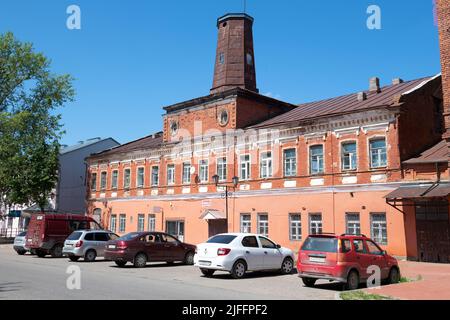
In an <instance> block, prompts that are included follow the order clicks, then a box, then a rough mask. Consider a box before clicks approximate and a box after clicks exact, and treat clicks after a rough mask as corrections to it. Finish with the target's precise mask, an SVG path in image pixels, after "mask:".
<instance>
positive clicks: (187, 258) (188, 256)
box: [184, 251, 194, 266]
mask: <svg viewBox="0 0 450 320" xmlns="http://www.w3.org/2000/svg"><path fill="white" fill-rule="evenodd" d="M184 264H187V265H189V266H192V265H193V264H194V253H193V252H192V251H189V252H188V253H186V256H185V257H184Z"/></svg>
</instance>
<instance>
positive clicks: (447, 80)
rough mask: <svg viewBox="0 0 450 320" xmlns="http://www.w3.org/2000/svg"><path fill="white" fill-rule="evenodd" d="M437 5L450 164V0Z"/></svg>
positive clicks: (445, 136) (439, 1)
mask: <svg viewBox="0 0 450 320" xmlns="http://www.w3.org/2000/svg"><path fill="white" fill-rule="evenodd" d="M436 5H437V6H436V9H437V15H438V26H439V44H440V49H441V67H442V91H443V96H444V121H445V133H444V139H445V140H446V141H447V145H448V147H449V164H450V0H437V1H436Z"/></svg>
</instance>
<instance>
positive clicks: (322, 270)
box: [297, 234, 400, 290]
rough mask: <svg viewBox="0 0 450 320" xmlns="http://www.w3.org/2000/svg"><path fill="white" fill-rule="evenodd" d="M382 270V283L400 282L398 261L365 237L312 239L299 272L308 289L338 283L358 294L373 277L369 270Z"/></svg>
mask: <svg viewBox="0 0 450 320" xmlns="http://www.w3.org/2000/svg"><path fill="white" fill-rule="evenodd" d="M373 265H375V266H378V267H380V270H381V279H382V280H383V281H385V282H388V283H391V284H393V283H397V282H399V281H400V268H399V266H398V262H397V260H396V259H395V258H394V257H392V256H390V255H388V254H387V252H386V251H384V250H383V249H381V248H380V246H378V245H377V244H376V243H375V242H374V241H373V240H371V239H369V238H367V237H366V236H364V235H358V236H355V235H346V234H343V235H340V236H338V235H332V234H330V235H325V234H322V235H311V236H309V237H308V238H307V239H306V240H305V242H304V244H303V246H302V247H301V249H300V251H299V254H298V261H297V271H298V275H299V277H300V278H302V280H303V283H304V284H305V286H307V287H312V286H314V285H315V283H316V281H317V280H318V279H326V280H330V281H338V282H341V283H343V284H344V286H345V288H346V289H347V290H355V289H357V288H358V287H359V285H360V283H362V282H363V281H365V280H367V279H368V277H370V275H371V274H369V272H368V267H369V266H373Z"/></svg>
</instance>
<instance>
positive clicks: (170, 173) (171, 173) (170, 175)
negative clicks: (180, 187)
mask: <svg viewBox="0 0 450 320" xmlns="http://www.w3.org/2000/svg"><path fill="white" fill-rule="evenodd" d="M167 184H168V185H173V184H175V165H174V164H169V165H167Z"/></svg>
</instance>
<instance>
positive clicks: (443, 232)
mask: <svg viewBox="0 0 450 320" xmlns="http://www.w3.org/2000/svg"><path fill="white" fill-rule="evenodd" d="M448 205H449V204H448V202H447V201H427V202H420V203H416V205H415V207H416V231H417V252H418V259H419V261H422V262H432V263H450V225H449V210H448Z"/></svg>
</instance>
